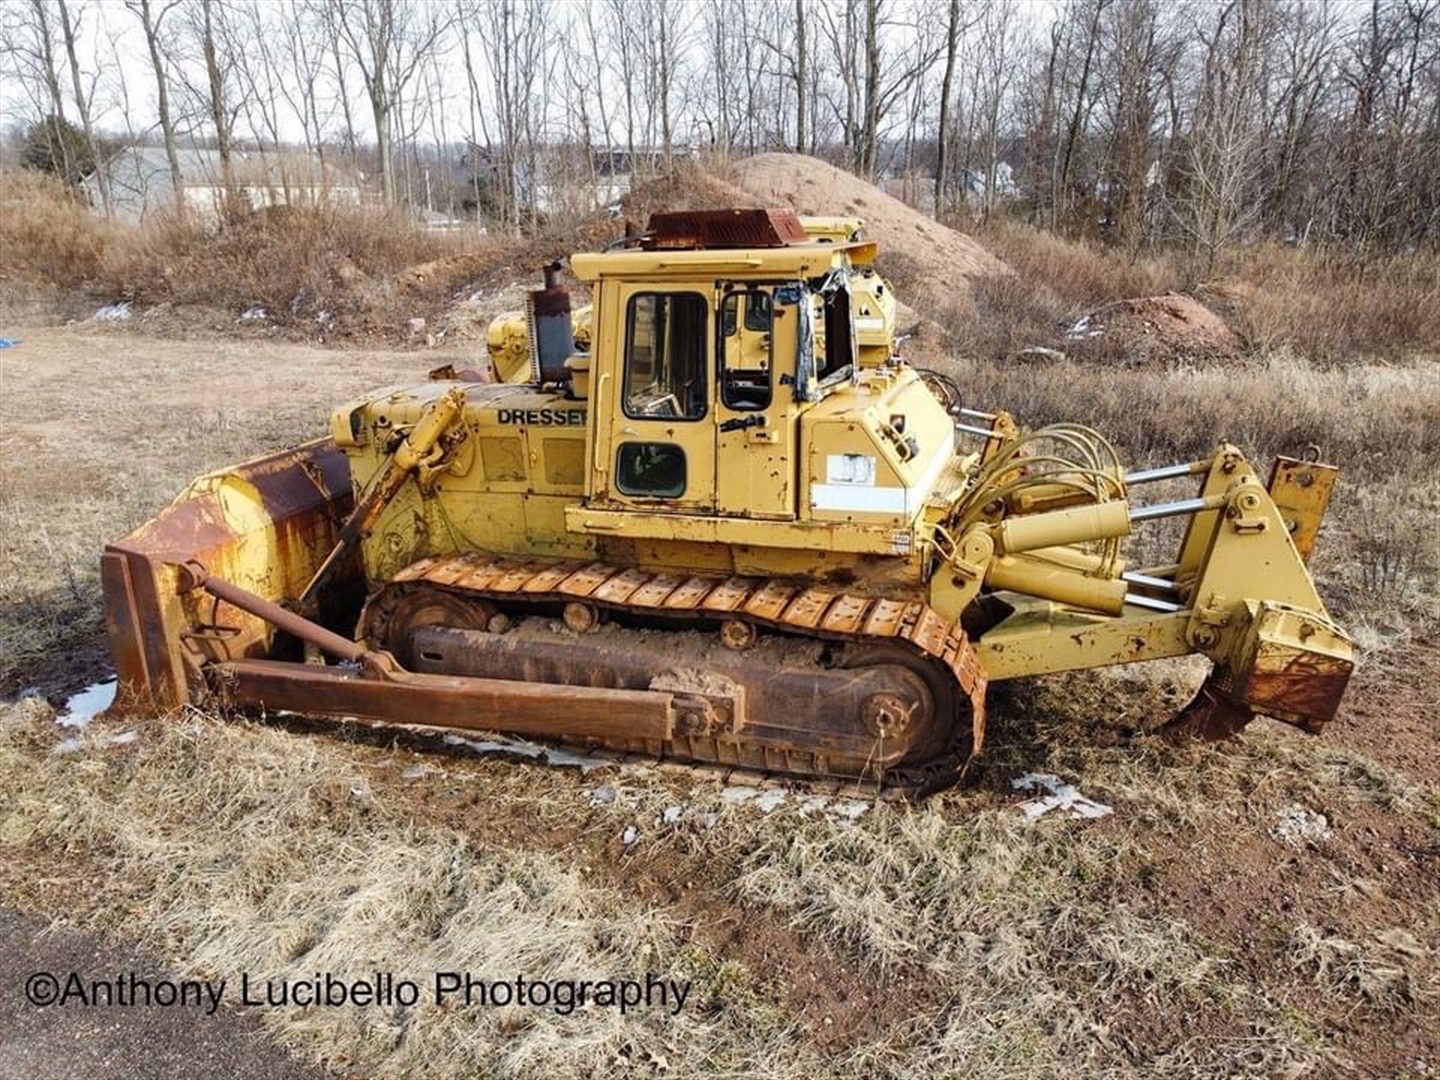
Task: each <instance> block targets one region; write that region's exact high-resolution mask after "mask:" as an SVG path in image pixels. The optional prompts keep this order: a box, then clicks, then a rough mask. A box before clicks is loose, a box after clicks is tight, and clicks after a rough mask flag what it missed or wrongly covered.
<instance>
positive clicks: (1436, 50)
mask: <svg viewBox="0 0 1440 1080" xmlns="http://www.w3.org/2000/svg"><path fill="white" fill-rule="evenodd" d="M0 41H3V62H4V65H5V75H6V76H7V77H8V78H9V79H10V80H11V81H12V83H13V85H15V86H17V87H20V88H22V93H20V94H7V97H10V98H12V99H13V100H11V101H8V102H7V103H6V106H7V111H9V112H11V113H12V115H13V114H15V113H17V112H18V113H23V114H25V116H26V117H27V118H28V120H29V122H30V125H31V132H32V136H33V137H35V138H38V140H39V141H40V143H41V146H42V148H43V149H46V150H48V153H49V156H50V159H51V160H52V161H53V163H54V164H55V166H56V168H57V171H61V170H63V171H66V172H68V173H73V172H74V171H75V167H76V165H77V162H79V161H81V159H83V162H93V161H94V159H95V158H96V157H97V156H98V154H99V151H100V147H101V144H102V143H103V142H104V141H105V140H106V139H109V138H113V137H115V136H116V135H124V136H126V137H128V138H131V139H145V140H149V141H152V142H154V143H155V144H156V145H162V146H164V148H165V151H166V156H167V160H168V163H169V168H170V170H171V171H172V173H173V175H174V177H175V179H176V181H177V183H176V185H175V187H176V189H177V192H178V190H179V188H180V184H179V183H178V181H179V178H180V173H181V169H182V165H181V160H180V149H181V148H183V147H185V146H188V145H192V144H193V145H204V146H207V147H210V148H212V149H214V150H216V151H217V152H218V155H219V159H220V161H221V162H222V166H223V170H224V172H225V176H224V177H223V178H222V179H223V182H224V183H225V184H226V185H227V188H228V186H229V185H230V184H231V183H232V182H233V181H232V178H231V176H230V175H229V170H230V169H231V166H232V162H233V160H234V159H235V157H236V156H237V154H239V153H241V152H252V151H259V152H265V151H267V150H275V151H278V150H280V149H281V148H282V147H285V146H287V145H288V146H292V147H301V146H303V147H304V148H305V149H306V150H308V151H309V152H310V154H312V155H315V156H316V157H318V158H319V159H320V160H321V161H322V162H330V163H346V164H351V165H355V166H358V167H360V168H363V169H364V170H365V171H366V172H367V173H368V174H369V175H371V176H373V177H374V178H375V186H376V188H377V190H378V192H379V197H380V198H381V199H383V201H384V203H385V204H386V205H387V206H399V205H412V206H414V205H427V204H428V205H434V204H435V203H436V202H437V201H442V202H443V201H447V200H448V204H449V205H450V206H452V207H453V206H454V205H456V204H457V202H460V203H464V204H465V205H466V206H469V207H471V208H472V209H475V208H477V207H478V208H479V210H480V211H482V212H484V213H485V214H487V215H488V216H490V217H492V218H493V219H495V220H496V221H499V222H501V223H504V224H507V225H511V226H517V227H520V226H524V225H526V224H534V223H535V222H536V221H537V220H538V218H539V216H540V214H541V213H542V209H541V200H540V199H539V198H538V195H537V192H538V190H539V188H540V186H541V185H548V188H549V190H551V191H552V192H553V191H555V190H559V189H564V188H566V187H573V188H577V189H578V190H581V191H584V190H591V189H593V188H594V186H595V184H596V181H597V179H598V175H599V173H600V172H602V171H603V170H604V169H605V167H606V166H605V164H604V163H605V161H606V155H612V156H613V155H616V154H621V153H623V155H624V161H625V163H626V166H625V167H626V169H627V170H628V171H636V172H642V173H643V172H644V171H647V170H650V171H657V172H658V171H663V170H664V169H666V168H669V167H672V166H673V165H674V163H675V161H676V159H677V158H679V157H684V156H689V155H692V154H694V153H695V152H696V151H697V150H703V151H705V152H707V153H714V154H719V155H735V156H739V155H745V154H751V153H755V152H760V151H766V150H785V151H798V152H803V153H807V154H814V155H818V156H820V157H823V158H826V159H828V160H830V161H832V162H834V163H836V164H839V165H841V166H843V167H845V168H848V169H850V170H852V171H854V172H855V173H857V174H859V175H861V176H864V177H866V178H869V179H872V180H881V179H886V180H889V181H890V183H891V185H892V189H894V190H897V193H901V194H903V195H904V196H906V197H908V198H910V199H911V200H912V201H914V202H916V203H917V204H920V205H922V206H923V207H924V208H925V209H927V210H929V211H931V212H933V213H935V214H936V215H937V216H940V217H943V218H950V217H959V218H962V219H963V218H966V217H969V218H972V219H973V218H983V217H986V216H989V215H993V214H997V213H1005V214H1009V215H1018V216H1023V217H1025V218H1026V219H1028V220H1030V221H1032V222H1033V223H1035V224H1037V225H1040V226H1043V227H1045V228H1049V229H1053V230H1055V231H1057V232H1061V233H1065V234H1070V235H1076V234H1081V235H1092V236H1100V237H1103V238H1105V239H1106V240H1107V241H1108V242H1111V243H1114V244H1117V245H1120V246H1122V247H1124V248H1125V249H1127V250H1129V251H1138V250H1140V249H1141V248H1142V247H1149V246H1156V245H1173V246H1181V247H1184V248H1186V249H1188V250H1190V251H1192V252H1194V253H1195V254H1196V255H1198V256H1200V257H1201V258H1202V259H1203V260H1205V261H1206V262H1209V263H1213V262H1214V261H1215V259H1217V258H1218V257H1219V255H1220V254H1221V253H1222V252H1223V251H1224V250H1225V249H1227V248H1228V247H1229V246H1231V245H1233V244H1235V243H1236V242H1238V241H1240V240H1242V239H1244V238H1246V237H1249V236H1255V235H1267V236H1272V237H1278V238H1281V239H1283V240H1286V241H1289V242H1293V243H1303V244H1310V245H1315V246H1323V247H1331V248H1342V249H1345V250H1348V251H1350V252H1353V253H1357V254H1360V255H1372V254H1383V253H1388V252H1395V251H1410V250H1415V249H1417V248H1421V247H1433V246H1434V244H1435V242H1436V240H1437V237H1440V0H1059V2H1058V3H1056V4H1054V5H1044V6H1042V5H1031V4H1027V3H1024V2H1021V0H581V2H572V0H123V2H121V3H115V2H113V0H110V2H106V3H101V2H99V0H11V2H10V3H8V4H6V5H5V7H4V9H3V12H0ZM142 72H143V75H142ZM116 118H118V120H119V122H118V123H117V122H116ZM432 173H433V174H434V178H435V183H433V184H432V183H430V180H431V178H432ZM97 180H99V181H100V182H101V190H100V193H99V194H100V200H101V202H102V203H108V200H109V194H108V193H107V192H106V191H105V190H104V186H103V183H104V171H103V170H101V171H100V173H99V175H98V176H97ZM897 185H898V186H897ZM177 198H178V195H177ZM554 202H555V200H554V199H553V198H552V199H549V200H547V206H549V207H550V208H551V209H552V210H553V205H554ZM102 209H104V207H103V206H102ZM177 209H179V210H180V211H181V212H183V209H184V208H183V206H177Z"/></svg>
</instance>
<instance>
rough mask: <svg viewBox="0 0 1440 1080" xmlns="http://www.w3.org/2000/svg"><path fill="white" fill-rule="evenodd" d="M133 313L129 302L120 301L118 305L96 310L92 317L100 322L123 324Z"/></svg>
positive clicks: (107, 305) (108, 305)
mask: <svg viewBox="0 0 1440 1080" xmlns="http://www.w3.org/2000/svg"><path fill="white" fill-rule="evenodd" d="M133 313H134V312H133V310H132V309H131V307H130V301H129V300H121V301H120V302H119V303H116V304H106V305H105V306H104V307H102V308H97V309H96V311H95V315H94V316H93V317H94V318H96V319H98V320H100V321H101V322H124V321H125V320H126V319H128V318H130V316H131V315H132V314H133Z"/></svg>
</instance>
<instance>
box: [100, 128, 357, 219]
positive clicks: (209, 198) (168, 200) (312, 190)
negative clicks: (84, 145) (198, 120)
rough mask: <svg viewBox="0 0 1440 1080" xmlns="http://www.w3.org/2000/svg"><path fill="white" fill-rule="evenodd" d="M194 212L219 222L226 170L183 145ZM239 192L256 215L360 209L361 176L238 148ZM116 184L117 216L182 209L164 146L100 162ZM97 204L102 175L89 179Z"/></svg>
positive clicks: (308, 159)
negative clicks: (303, 208)
mask: <svg viewBox="0 0 1440 1080" xmlns="http://www.w3.org/2000/svg"><path fill="white" fill-rule="evenodd" d="M176 156H177V157H178V158H179V161H180V177H181V183H182V184H183V196H184V200H185V206H186V208H187V209H188V210H189V211H190V212H191V213H193V214H196V215H198V216H199V217H200V218H202V219H215V218H218V217H219V215H220V210H221V207H222V206H223V205H224V202H225V170H224V168H223V167H222V165H221V162H220V151H219V150H212V149H203V148H199V147H181V148H177V151H176ZM230 162H231V173H232V176H233V181H232V182H233V184H234V195H235V197H236V198H237V199H239V200H240V201H241V202H242V204H243V205H245V206H248V207H249V208H250V209H252V210H260V209H263V208H265V207H267V206H300V205H308V206H313V205H319V204H322V203H330V204H338V205H355V204H358V203H359V202H360V178H359V177H358V176H356V175H355V174H354V173H351V172H349V171H348V170H344V169H339V168H336V167H335V166H333V165H329V164H322V163H321V161H320V159H319V157H317V156H315V155H314V154H306V153H301V152H297V151H292V150H281V151H274V152H260V151H254V150H249V151H240V150H236V151H234V152H233V153H232V154H231V156H230ZM100 169H103V170H104V171H105V177H106V179H107V180H108V182H109V187H110V199H111V204H112V205H113V207H114V209H115V214H116V216H117V217H122V218H128V219H130V220H132V221H143V220H144V219H146V218H147V217H151V216H154V215H156V214H166V213H172V212H173V211H174V209H175V187H174V181H173V177H172V174H171V172H170V160H169V158H168V157H167V156H166V154H165V148H164V147H163V146H126V147H122V148H121V149H119V150H117V151H115V153H113V154H111V155H110V156H109V157H108V158H106V159H105V161H104V162H103V163H102V164H101V165H100ZM83 183H84V185H85V189H86V191H87V192H88V193H89V196H90V204H91V205H92V206H100V205H101V196H100V182H99V178H98V177H97V175H96V174H95V173H93V172H92V173H91V174H90V175H89V176H87V177H85V179H84V181H83Z"/></svg>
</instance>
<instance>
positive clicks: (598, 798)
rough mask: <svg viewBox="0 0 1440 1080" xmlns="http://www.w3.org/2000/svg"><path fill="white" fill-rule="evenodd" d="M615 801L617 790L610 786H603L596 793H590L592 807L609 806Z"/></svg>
mask: <svg viewBox="0 0 1440 1080" xmlns="http://www.w3.org/2000/svg"><path fill="white" fill-rule="evenodd" d="M614 801H615V789H614V788H613V787H611V786H610V785H609V784H601V785H600V786H599V787H598V788H596V789H595V790H594V791H592V792H590V805H591V806H609V805H610V804H611V803H613V802H614Z"/></svg>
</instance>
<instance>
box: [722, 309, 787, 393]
mask: <svg viewBox="0 0 1440 1080" xmlns="http://www.w3.org/2000/svg"><path fill="white" fill-rule="evenodd" d="M742 312H743V314H742ZM774 319H775V316H774V311H773V308H772V306H771V300H770V294H769V293H768V292H761V291H759V290H756V291H752V292H732V293H727V294H726V296H725V299H724V301H723V303H722V304H721V307H720V326H721V331H722V334H723V342H722V348H723V353H722V355H721V358H720V364H721V369H720V400H721V401H722V402H723V403H724V405H725V407H726V408H727V409H734V410H735V411H737V412H748V411H754V410H759V409H767V408H769V407H770V400H771V396H772V393H773V375H774V372H773V367H774V365H773V363H772V348H771V331H772V330H773V329H774V325H775V324H774Z"/></svg>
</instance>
